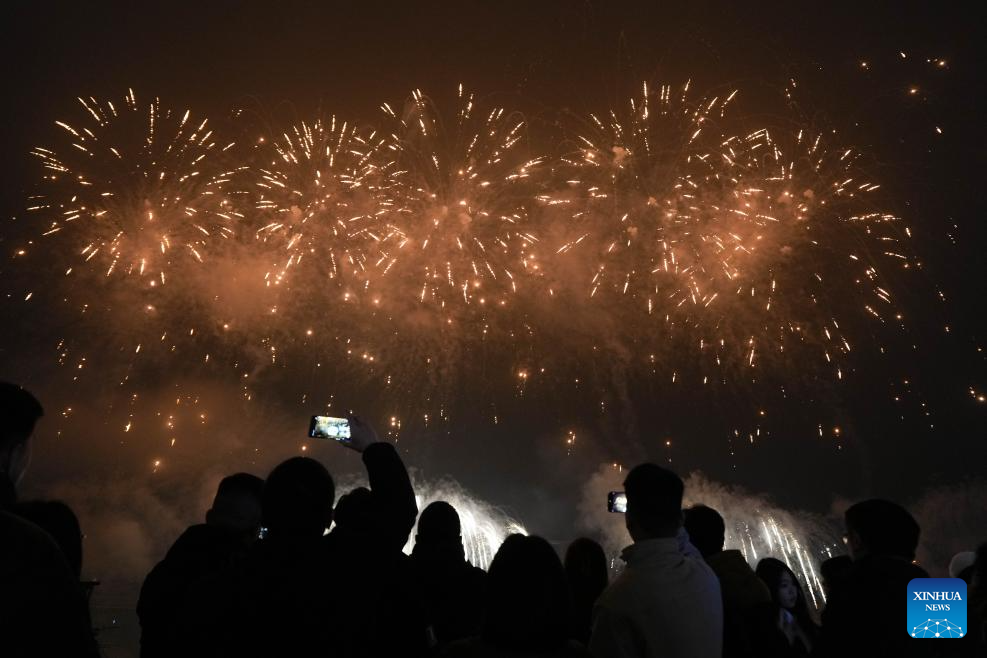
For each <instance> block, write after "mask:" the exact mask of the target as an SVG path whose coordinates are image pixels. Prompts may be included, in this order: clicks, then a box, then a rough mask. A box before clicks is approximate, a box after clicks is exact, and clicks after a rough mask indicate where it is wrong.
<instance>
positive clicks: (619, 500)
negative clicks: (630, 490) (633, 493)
mask: <svg viewBox="0 0 987 658" xmlns="http://www.w3.org/2000/svg"><path fill="white" fill-rule="evenodd" d="M607 511H608V512H616V513H618V514H624V513H625V512H627V494H625V493H624V492H623V491H611V492H610V493H608V494H607Z"/></svg>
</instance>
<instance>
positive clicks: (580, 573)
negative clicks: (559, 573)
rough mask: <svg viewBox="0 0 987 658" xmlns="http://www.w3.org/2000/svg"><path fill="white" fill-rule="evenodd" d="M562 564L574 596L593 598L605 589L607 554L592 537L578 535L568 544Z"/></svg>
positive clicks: (607, 574) (607, 575)
mask: <svg viewBox="0 0 987 658" xmlns="http://www.w3.org/2000/svg"><path fill="white" fill-rule="evenodd" d="M564 566H565V575H566V579H567V580H568V581H569V588H570V589H571V590H572V594H573V596H574V597H577V598H587V597H588V598H592V599H594V600H595V599H596V597H598V596H599V595H600V593H601V592H602V591H603V590H604V589H606V587H607V580H608V579H609V572H608V571H607V554H606V553H605V552H604V551H603V547H602V546H600V545H599V544H597V543H596V542H595V541H593V540H592V539H589V538H587V537H580V538H579V539H577V540H575V541H574V542H572V543H571V544H569V548H567V549H566V551H565V562H564Z"/></svg>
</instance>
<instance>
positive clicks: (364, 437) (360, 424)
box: [343, 416, 380, 452]
mask: <svg viewBox="0 0 987 658" xmlns="http://www.w3.org/2000/svg"><path fill="white" fill-rule="evenodd" d="M349 422H350V432H351V437H350V440H349V441H348V442H346V443H344V444H343V445H345V446H346V447H348V448H353V449H354V450H356V451H357V452H363V451H364V450H366V449H367V448H368V447H369V446H370V445H371V444H372V443H377V442H378V441H380V439H379V438H378V437H377V432H375V431H374V428H373V427H371V426H370V424H369V423H367V422H364V421H363V420H361V419H360V418H357V417H356V416H350V417H349Z"/></svg>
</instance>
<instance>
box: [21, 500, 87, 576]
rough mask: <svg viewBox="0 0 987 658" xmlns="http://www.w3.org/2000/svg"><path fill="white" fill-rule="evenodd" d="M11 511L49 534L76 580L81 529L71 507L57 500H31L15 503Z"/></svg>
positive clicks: (80, 555) (80, 568)
mask: <svg viewBox="0 0 987 658" xmlns="http://www.w3.org/2000/svg"><path fill="white" fill-rule="evenodd" d="M11 511H12V512H13V513H14V514H16V515H17V516H19V517H21V518H22V519H27V520H28V521H30V522H31V523H33V524H34V525H36V526H38V527H39V528H41V529H42V530H44V531H45V532H47V533H48V534H49V535H51V538H52V539H54V540H55V543H56V544H58V547H59V548H60V549H62V554H63V555H64V556H65V560H66V561H67V562H68V563H69V568H70V569H71V570H72V574H73V575H74V576H75V579H76V580H78V579H79V575H80V574H81V573H82V530H81V529H80V528H79V519H78V518H77V517H76V516H75V512H73V511H72V508H71V507H69V506H68V505H66V504H65V503H63V502H61V501H57V500H32V501H28V502H23V503H17V505H15V506H14V508H13V509H12V510H11Z"/></svg>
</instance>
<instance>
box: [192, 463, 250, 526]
mask: <svg viewBox="0 0 987 658" xmlns="http://www.w3.org/2000/svg"><path fill="white" fill-rule="evenodd" d="M263 493H264V480H262V479H260V478H259V477H257V476H256V475H251V474H250V473H234V474H233V475H227V476H226V477H225V478H223V479H222V480H221V481H220V483H219V487H217V488H216V497H215V498H213V501H212V508H211V509H210V510H209V511H208V512H207V513H206V522H207V523H213V524H218V525H222V526H226V527H229V528H233V529H236V530H253V529H256V526H257V525H258V524H259V523H260V518H259V517H260V509H261V498H262V497H263Z"/></svg>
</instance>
